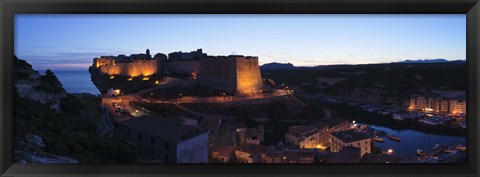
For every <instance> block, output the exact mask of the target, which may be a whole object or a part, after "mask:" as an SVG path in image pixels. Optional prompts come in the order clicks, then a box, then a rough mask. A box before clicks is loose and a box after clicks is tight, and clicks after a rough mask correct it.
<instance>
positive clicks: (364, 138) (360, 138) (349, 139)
mask: <svg viewBox="0 0 480 177" xmlns="http://www.w3.org/2000/svg"><path fill="white" fill-rule="evenodd" d="M331 140H332V142H331V144H332V146H331V151H332V152H339V151H340V150H342V149H343V148H344V147H358V148H360V152H361V153H360V154H361V156H363V155H364V154H366V153H371V152H372V147H371V144H372V139H371V138H370V137H369V136H368V135H366V134H364V133H361V132H357V131H355V130H348V131H342V132H334V133H332V139H331ZM361 156H360V157H361Z"/></svg>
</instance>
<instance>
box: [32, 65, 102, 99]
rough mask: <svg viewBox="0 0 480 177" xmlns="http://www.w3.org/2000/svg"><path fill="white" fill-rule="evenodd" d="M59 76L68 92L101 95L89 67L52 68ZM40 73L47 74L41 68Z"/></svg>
mask: <svg viewBox="0 0 480 177" xmlns="http://www.w3.org/2000/svg"><path fill="white" fill-rule="evenodd" d="M52 71H53V73H55V75H56V76H57V77H58V80H60V82H61V83H62V85H63V88H65V90H66V91H67V93H89V94H92V95H99V94H100V91H98V89H97V87H95V85H94V84H93V82H92V80H91V79H90V73H89V72H88V69H85V70H52ZM39 72H40V74H45V70H39Z"/></svg>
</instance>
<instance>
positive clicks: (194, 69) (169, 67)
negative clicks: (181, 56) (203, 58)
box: [162, 60, 200, 75]
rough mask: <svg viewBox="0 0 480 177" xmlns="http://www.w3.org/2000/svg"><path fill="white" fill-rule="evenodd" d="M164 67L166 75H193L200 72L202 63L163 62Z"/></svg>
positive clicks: (192, 61) (186, 61)
mask: <svg viewBox="0 0 480 177" xmlns="http://www.w3.org/2000/svg"><path fill="white" fill-rule="evenodd" d="M162 65H163V66H162V72H163V73H164V74H166V75H170V74H181V75H191V74H192V73H198V72H199V70H200V61H195V60H185V61H183V60H178V61H172V62H163V63H162Z"/></svg>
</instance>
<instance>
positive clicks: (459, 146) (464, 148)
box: [455, 144, 467, 151]
mask: <svg viewBox="0 0 480 177" xmlns="http://www.w3.org/2000/svg"><path fill="white" fill-rule="evenodd" d="M455 148H456V149H457V150H459V151H465V150H467V147H466V146H464V145H460V144H459V145H458V146H457V147H455Z"/></svg>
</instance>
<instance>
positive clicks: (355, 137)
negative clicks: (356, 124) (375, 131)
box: [332, 130, 370, 143]
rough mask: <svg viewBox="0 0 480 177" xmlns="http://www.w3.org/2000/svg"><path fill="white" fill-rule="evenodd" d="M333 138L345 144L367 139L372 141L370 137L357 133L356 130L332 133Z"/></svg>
mask: <svg viewBox="0 0 480 177" xmlns="http://www.w3.org/2000/svg"><path fill="white" fill-rule="evenodd" d="M332 136H334V137H335V138H337V139H339V140H341V141H343V142H345V143H350V142H355V141H360V140H365V139H370V137H369V136H368V135H366V134H364V133H361V132H357V131H354V130H348V131H343V132H334V133H332Z"/></svg>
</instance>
